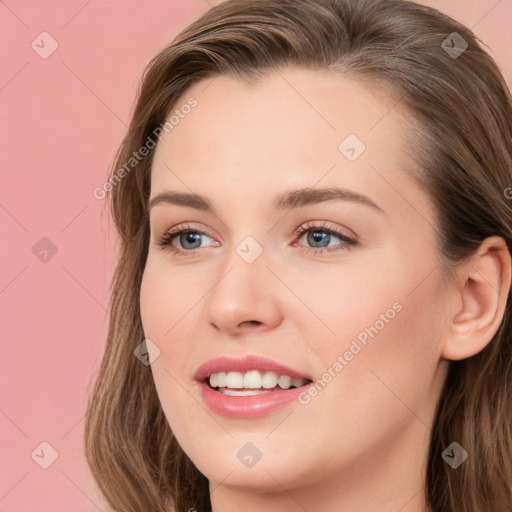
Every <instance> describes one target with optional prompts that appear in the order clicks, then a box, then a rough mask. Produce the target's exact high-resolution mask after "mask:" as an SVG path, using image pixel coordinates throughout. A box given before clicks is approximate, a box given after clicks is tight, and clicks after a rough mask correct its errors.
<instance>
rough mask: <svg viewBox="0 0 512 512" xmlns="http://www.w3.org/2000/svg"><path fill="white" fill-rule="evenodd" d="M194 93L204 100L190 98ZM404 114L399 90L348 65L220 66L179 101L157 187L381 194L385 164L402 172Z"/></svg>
mask: <svg viewBox="0 0 512 512" xmlns="http://www.w3.org/2000/svg"><path fill="white" fill-rule="evenodd" d="M191 99H193V100H195V102H197V103H196V105H195V106H194V107H193V108H191V109H190V108H183V106H184V105H186V104H187V103H190V101H191ZM403 114H404V113H403V111H401V110H400V105H398V106H397V104H396V99H395V98H393V97H391V96H388V95H386V94H384V93H382V92H377V91H376V90H373V89H372V88H370V87H369V86H364V85H362V84H361V83H360V82H358V81H356V80H354V79H350V78H347V77H344V76H341V75H339V74H338V75H333V74H330V75H329V74H327V73H324V72H318V71H310V70H299V69H293V68H291V69H281V70H279V71H273V72H269V73H267V74H266V75H265V76H264V77H263V78H262V79H260V80H257V81H254V82H251V83H244V82H242V81H239V80H236V79H234V78H232V77H229V76H225V75H219V76H216V77H214V78H210V79H208V80H204V81H201V82H198V83H196V84H194V85H193V86H192V87H190V88H189V89H187V91H186V92H185V93H184V94H183V95H182V96H181V98H180V99H179V100H178V101H177V102H176V104H175V105H174V106H173V109H172V112H171V114H170V116H172V115H174V117H173V123H172V128H171V129H170V130H169V133H163V136H162V139H161V141H160V142H159V143H158V145H157V148H156V153H155V156H154V160H153V169H152V179H151V193H152V195H154V194H155V193H158V192H160V191H162V190H164V189H166V188H167V189H169V188H170V189H179V190H183V191H186V190H185V189H187V188H188V189H193V190H194V191H197V192H199V191H201V192H202V193H208V192H209V193H211V194H215V193H216V192H217V193H221V194H222V193H224V194H225V195H228V194H229V193H233V192H237V194H240V193H242V194H244V193H247V194H248V196H251V197H252V198H253V200H254V197H255V196H256V197H258V195H257V194H259V193H261V194H263V197H264V196H265V195H267V196H268V197H270V196H273V195H274V194H268V188H269V187H272V188H275V189H276V192H278V191H279V190H277V189H281V188H282V189H285V188H290V187H291V186H299V185H300V186H315V184H316V183H320V182H321V185H322V186H330V185H336V186H340V185H343V186H345V187H348V188H354V189H357V190H359V191H361V190H364V191H365V193H368V195H371V194H374V195H375V194H378V191H379V188H381V187H382V186H383V180H382V177H381V178H379V174H385V175H386V179H387V180H388V181H389V182H390V183H393V182H397V183H398V182H399V181H400V180H401V181H402V182H403V172H402V170H401V169H402V168H403V167H404V162H403V160H404V157H405V155H404V153H403V147H404V144H405V142H404V139H403V133H404V131H403V130H404V115H403ZM170 116H169V118H170ZM354 157H355V158H354ZM402 186H406V185H405V184H404V183H402ZM188 191H190V190H188ZM244 191H245V192H244ZM249 192H252V194H249ZM265 193H266V194H265ZM248 196H247V197H248Z"/></svg>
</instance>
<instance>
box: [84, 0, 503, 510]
mask: <svg viewBox="0 0 512 512" xmlns="http://www.w3.org/2000/svg"><path fill="white" fill-rule="evenodd" d="M511 162H512V101H511V96H510V92H509V90H508V89H507V86H506V84H505V81H504V79H503V77H502V75H501V74H500V71H499V69H498V68H497V66H496V64H495V63H494V62H493V60H492V59H491V58H490V57H489V55H488V54H487V53H486V52H485V51H484V50H483V49H482V48H481V46H480V45H479V42H478V41H477V39H476V38H475V36H474V34H473V33H472V32H471V31H470V30H469V29H468V28H466V27H464V26H463V25H461V24H459V23H457V22H455V21H454V20H452V19H450V18H449V17H447V16H445V15H443V14H441V13H439V12H438V11H436V10H433V9H431V8H427V7H424V6H420V5H417V4H414V3H411V2H407V1H404V0H388V1H385V2H384V1H379V0H338V1H335V0H322V1H320V2H319V1H312V0H285V1H283V0H280V1H278V0H249V1H248V0H243V1H242V0H229V1H227V2H225V3H222V4H221V5H219V6H217V7H215V8H213V9H211V10H209V11H208V12H206V13H205V14H204V15H203V16H202V17H201V18H200V19H199V20H197V21H196V22H195V23H193V24H192V25H191V26H189V27H188V28H187V29H185V30H184V31H183V32H182V33H181V34H180V35H179V36H178V37H177V38H176V39H175V40H174V41H173V43H172V44H171V45H170V46H169V47H168V48H166V49H164V50H163V51H162V52H160V53H159V54H158V55H157V56H156V57H155V58H154V59H153V61H152V62H151V63H150V65H149V67H148V70H147V71H146V73H145V75H144V79H143V83H142V87H141V90H140V95H139V98H138V103H137V105H136V108H135V111H134V114H133V119H132V122H131V125H130V127H129V130H128V134H127V136H126V138H125V139H124V141H123V143H122V145H121V147H120V149H119V152H118V155H117V159H116V163H115V165H114V167H113V169H112V175H111V178H110V180H109V184H110V187H109V191H110V195H109V199H110V201H111V203H110V205H111V209H112V214H113V218H114V220H115V223H116V226H117V230H118V232H119V235H120V243H121V245H120V253H119V259H118V264H117V268H116V272H115V276H114V281H113V291H112V311H111V321H110V329H109V335H108V340H107V347H106V352H105V355H104V358H103V362H102V367H101V371H100V375H99V377H98V379H97V382H96V387H95V390H94V393H93V395H92V397H91V401H90V404H89V411H88V412H89V414H88V422H87V426H86V435H85V449H86V453H87V457H88V461H89V464H90V466H91V468H92V471H93V474H94V476H95V478H96V480H97V481H98V483H99V486H100V488H101V490H102V492H103V493H104V495H105V497H106V498H107V500H108V501H109V503H110V505H111V506H112V507H113V509H114V510H119V511H148V510H151V511H162V512H163V511H170V510H172V511H180V512H181V511H192V510H198V511H202V510H213V511H215V512H220V511H231V510H239V509H240V508H241V507H243V509H244V510H245V511H253V510H254V511H255V510H271V511H274V510H276V511H277V510H279V511H281V510H285V511H295V510H297V511H299V510H308V511H313V510H322V511H324V512H326V511H327V512H329V511H334V510H335V511H337V512H345V511H349V510H350V511H353V510H358V511H364V512H371V511H379V512H388V511H398V510H401V511H402V512H420V511H429V512H448V511H452V510H453V511H455V510H457V511H458V512H510V510H512V427H511V426H512V422H511V419H512V404H511V401H510V396H511V394H512V327H511V325H512V324H511V322H512V319H511V318H512V317H511V307H512V306H511V302H510V285H511V258H510V252H511V248H512V210H511V202H510V199H509V195H507V192H506V191H507V190H510V186H511V184H512V163H511Z"/></svg>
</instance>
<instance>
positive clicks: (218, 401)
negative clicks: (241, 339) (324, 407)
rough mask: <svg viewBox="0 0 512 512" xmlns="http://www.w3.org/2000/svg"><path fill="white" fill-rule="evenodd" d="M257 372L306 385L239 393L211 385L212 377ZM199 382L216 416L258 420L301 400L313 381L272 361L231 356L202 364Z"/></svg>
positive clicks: (255, 357) (197, 375)
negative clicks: (301, 396)
mask: <svg viewBox="0 0 512 512" xmlns="http://www.w3.org/2000/svg"><path fill="white" fill-rule="evenodd" d="M254 370H257V371H259V372H261V373H266V374H271V373H273V374H274V375H275V374H279V375H281V376H287V378H288V379H290V378H291V379H293V380H294V382H297V383H300V384H303V385H302V386H300V387H291V388H289V389H282V388H281V387H280V386H279V385H277V386H276V387H274V388H272V389H264V386H262V388H261V389H259V390H257V389H250V390H249V389H245V388H244V390H241V389H240V390H236V389H233V388H232V387H230V388H229V389H228V388H225V387H224V388H223V387H217V388H215V389H214V387H212V386H211V385H210V383H209V381H210V376H212V375H213V376H214V379H216V378H217V376H219V375H226V374H227V375H228V376H229V375H230V374H231V375H232V376H234V372H236V373H237V374H239V375H238V377H240V376H241V375H240V374H247V373H248V372H250V373H253V371H254ZM194 378H195V379H196V380H197V381H198V382H199V384H200V389H201V395H202V398H203V401H204V403H205V405H206V406H207V407H208V408H209V409H210V410H211V411H212V412H214V413H216V414H219V415H221V416H225V417H229V418H242V419H243V418H245V419H250V418H256V417H258V416H264V415H266V414H269V413H270V412H272V411H274V410H276V409H278V408H281V407H284V406H286V405H287V404H290V403H291V402H293V401H295V400H297V399H298V396H299V394H300V393H302V392H303V391H304V390H305V389H306V387H307V386H309V385H310V384H312V382H311V380H312V379H311V378H310V377H309V376H308V375H307V374H305V373H302V372H300V371H299V370H295V369H293V368H290V367H288V366H285V365H282V364H281V363H278V362H276V361H273V360H271V359H266V358H264V357H259V356H246V357H243V358H240V359H235V358H232V357H219V358H216V359H212V360H210V361H207V362H206V363H204V364H203V365H201V366H200V367H199V368H198V369H197V371H196V372H195V374H194Z"/></svg>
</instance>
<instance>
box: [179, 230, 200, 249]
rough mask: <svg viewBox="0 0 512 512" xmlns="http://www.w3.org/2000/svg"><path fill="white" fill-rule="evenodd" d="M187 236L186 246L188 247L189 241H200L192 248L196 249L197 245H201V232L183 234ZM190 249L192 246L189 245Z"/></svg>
mask: <svg viewBox="0 0 512 512" xmlns="http://www.w3.org/2000/svg"><path fill="white" fill-rule="evenodd" d="M182 236H184V237H185V243H184V244H183V246H184V247H187V245H186V244H187V243H192V244H193V243H194V242H197V241H198V242H199V245H197V246H195V247H192V249H196V248H197V247H199V246H200V245H201V239H200V237H201V235H200V234H199V233H185V234H184V235H182ZM189 249H190V247H189Z"/></svg>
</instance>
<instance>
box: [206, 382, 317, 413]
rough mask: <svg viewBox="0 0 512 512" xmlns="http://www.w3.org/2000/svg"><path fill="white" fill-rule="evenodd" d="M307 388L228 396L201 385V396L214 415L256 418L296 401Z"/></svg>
mask: <svg viewBox="0 0 512 512" xmlns="http://www.w3.org/2000/svg"><path fill="white" fill-rule="evenodd" d="M307 387H308V386H307V385H306V386H301V387H300V388H292V389H283V390H278V391H270V392H269V393H261V394H259V395H250V396H229V395H224V394H223V393H220V392H219V391H214V390H213V389H212V388H211V387H210V386H208V384H206V383H204V382H203V383H201V395H202V396H203V400H204V402H205V403H206V405H207V406H208V407H209V408H210V409H211V410H212V411H213V412H215V413H217V414H220V415H221V416H226V417H228V418H257V417H258V416H264V415H265V414H268V413H270V412H272V411H275V410H276V409H279V408H280V407H284V406H285V405H286V404H289V403H290V402H293V401H294V400H297V399H298V396H299V395H300V394H301V393H302V392H303V391H304V390H305V389H306V388H307Z"/></svg>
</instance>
